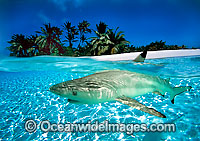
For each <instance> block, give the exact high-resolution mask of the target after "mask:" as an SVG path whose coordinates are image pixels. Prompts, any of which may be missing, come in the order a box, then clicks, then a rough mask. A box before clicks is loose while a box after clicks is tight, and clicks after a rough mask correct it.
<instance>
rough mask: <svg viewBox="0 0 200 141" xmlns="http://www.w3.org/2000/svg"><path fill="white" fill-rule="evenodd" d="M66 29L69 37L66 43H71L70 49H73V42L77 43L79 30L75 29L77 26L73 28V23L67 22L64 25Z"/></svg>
mask: <svg viewBox="0 0 200 141" xmlns="http://www.w3.org/2000/svg"><path fill="white" fill-rule="evenodd" d="M63 27H64V29H65V30H66V32H67V36H65V38H66V40H64V41H67V42H69V47H71V48H72V47H73V43H72V42H77V41H78V40H77V37H76V36H77V35H78V30H77V29H76V28H75V26H72V25H71V22H66V23H64V26H63Z"/></svg>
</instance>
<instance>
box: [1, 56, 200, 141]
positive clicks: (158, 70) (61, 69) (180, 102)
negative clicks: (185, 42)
mask: <svg viewBox="0 0 200 141" xmlns="http://www.w3.org/2000/svg"><path fill="white" fill-rule="evenodd" d="M145 63H147V64H143V63H139V64H138V63H133V62H132V61H120V62H101V61H95V60H92V59H88V58H62V57H33V58H12V57H9V58H7V57H5V58H2V59H1V60H0V80H1V81H0V99H1V102H0V111H1V114H0V117H1V118H0V119H1V121H0V139H3V140H32V139H34V140H44V139H46V140H52V139H57V140H61V139H69V140H75V139H76V140H108V139H110V140H121V139H124V140H143V139H144V140H146V139H149V140H154V141H155V140H189V139H191V140H200V122H199V116H200V56H194V57H180V58H165V59H154V60H146V62H145ZM148 63H150V64H148ZM111 69H120V70H129V71H134V72H140V73H145V74H151V75H156V76H160V77H162V78H170V83H171V85H172V86H186V85H188V86H192V89H191V91H190V92H184V93H182V94H181V95H179V96H177V97H176V99H175V104H174V105H172V104H171V102H170V100H169V95H168V94H166V95H165V96H164V97H161V96H159V95H155V94H153V93H148V94H146V95H144V96H141V97H136V98H135V99H136V100H138V101H139V102H142V103H145V105H146V106H150V107H153V108H155V109H157V110H158V111H160V112H162V113H163V114H165V115H166V116H167V118H166V119H162V118H159V117H155V116H152V115H150V114H147V113H144V112H141V111H138V110H136V109H133V108H131V107H128V106H126V105H123V104H121V103H119V102H106V103H101V104H94V105H87V104H85V105H75V104H69V103H68V102H67V98H61V97H59V96H57V95H55V94H53V93H51V92H49V91H48V89H49V87H50V86H52V85H54V84H57V83H60V82H64V81H67V80H72V79H76V78H81V77H83V76H87V75H89V74H93V73H95V72H99V71H102V70H111ZM180 116H181V118H178V117H180ZM28 119H33V120H35V121H36V123H37V124H39V122H40V121H43V120H49V121H50V122H52V123H68V122H70V123H87V121H96V120H97V121H99V122H103V121H105V120H108V121H109V122H111V123H146V124H148V125H149V124H151V123H169V122H171V123H175V124H176V132H174V133H168V132H167V133H166V132H160V133H159V132H156V133H143V132H135V133H133V134H132V135H127V134H126V133H121V132H48V133H46V132H43V131H41V130H40V129H37V131H36V132H33V133H29V132H27V131H26V130H25V128H24V125H25V122H26V121H27V120H28Z"/></svg>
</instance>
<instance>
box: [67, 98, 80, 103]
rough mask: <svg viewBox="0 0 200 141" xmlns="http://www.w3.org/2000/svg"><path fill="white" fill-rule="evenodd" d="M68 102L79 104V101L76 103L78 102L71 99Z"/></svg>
mask: <svg viewBox="0 0 200 141" xmlns="http://www.w3.org/2000/svg"><path fill="white" fill-rule="evenodd" d="M68 102H70V103H77V102H80V101H78V100H73V99H68Z"/></svg>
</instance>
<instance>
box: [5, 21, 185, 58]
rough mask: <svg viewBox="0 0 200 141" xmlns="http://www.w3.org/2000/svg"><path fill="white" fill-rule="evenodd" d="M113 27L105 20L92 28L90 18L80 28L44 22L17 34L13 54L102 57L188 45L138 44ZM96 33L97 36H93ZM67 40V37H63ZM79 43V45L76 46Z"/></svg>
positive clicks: (10, 47)
mask: <svg viewBox="0 0 200 141" xmlns="http://www.w3.org/2000/svg"><path fill="white" fill-rule="evenodd" d="M118 29H119V27H117V28H116V29H111V28H109V27H108V25H107V24H105V23H104V22H100V23H99V24H96V29H91V28H90V24H89V23H88V22H87V21H82V22H80V23H79V24H78V25H77V27H76V26H74V25H72V23H71V22H69V21H68V22H66V23H64V25H62V27H61V28H59V27H56V26H51V24H50V23H49V24H44V27H41V31H36V34H35V35H30V36H25V35H23V34H14V35H13V36H12V37H11V40H10V41H8V43H10V44H11V46H9V47H7V49H8V50H9V51H10V52H11V53H10V56H17V57H31V56H40V55H52V56H99V55H111V54H120V53H129V52H139V51H143V50H147V51H157V50H177V49H186V46H184V45H182V46H178V45H166V42H164V41H162V40H161V41H155V42H152V43H150V44H149V45H146V46H139V47H135V46H134V45H131V44H130V42H129V41H127V40H126V39H125V34H124V32H123V31H118ZM92 32H93V33H95V37H90V35H91V34H92ZM62 39H64V40H62ZM75 45H76V47H75Z"/></svg>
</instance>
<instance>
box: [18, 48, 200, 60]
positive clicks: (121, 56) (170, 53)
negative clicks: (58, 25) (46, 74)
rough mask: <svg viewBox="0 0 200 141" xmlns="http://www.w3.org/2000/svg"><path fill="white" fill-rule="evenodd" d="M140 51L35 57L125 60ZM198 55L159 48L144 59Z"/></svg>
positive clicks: (185, 50) (199, 53) (134, 56)
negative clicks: (98, 54)
mask: <svg viewBox="0 0 200 141" xmlns="http://www.w3.org/2000/svg"><path fill="white" fill-rule="evenodd" d="M140 53H141V52H130V53H121V54H112V55H101V56H80V57H72V56H50V55H42V56H35V57H59V58H91V59H95V60H97V61H127V60H133V59H135V58H136V57H137V56H138V55H139V54H140ZM198 55H200V49H180V50H159V51H147V57H146V59H162V58H170V57H187V56H198ZM17 58H18V57H17ZM22 58H24V57H22Z"/></svg>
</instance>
